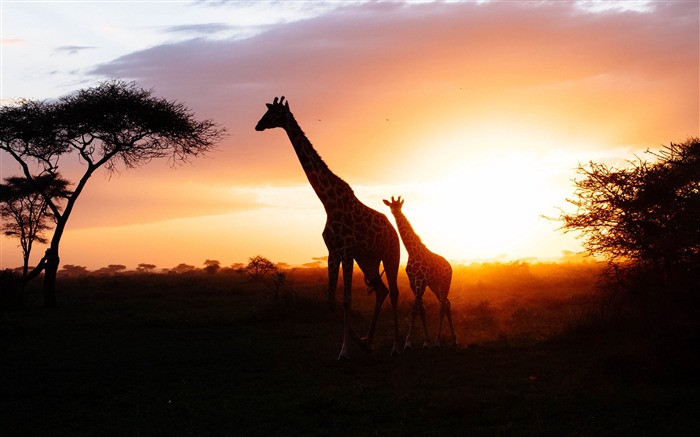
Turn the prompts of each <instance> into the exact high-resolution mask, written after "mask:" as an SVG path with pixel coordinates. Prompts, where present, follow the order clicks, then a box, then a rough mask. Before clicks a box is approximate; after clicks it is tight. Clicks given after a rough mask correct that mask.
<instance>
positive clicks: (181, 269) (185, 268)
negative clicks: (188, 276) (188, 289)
mask: <svg viewBox="0 0 700 437" xmlns="http://www.w3.org/2000/svg"><path fill="white" fill-rule="evenodd" d="M194 269H195V267H194V266H193V265H189V264H185V263H180V264H178V265H176V266H175V267H173V268H172V269H170V271H171V272H173V273H189V272H191V271H194Z"/></svg>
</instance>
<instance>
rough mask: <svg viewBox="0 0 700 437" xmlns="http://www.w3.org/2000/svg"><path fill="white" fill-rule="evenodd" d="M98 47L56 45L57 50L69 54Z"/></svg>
mask: <svg viewBox="0 0 700 437" xmlns="http://www.w3.org/2000/svg"><path fill="white" fill-rule="evenodd" d="M96 48H97V47H94V46H61V47H56V51H57V52H61V53H65V54H67V55H75V54H78V53H80V52H83V51H85V50H94V49H96Z"/></svg>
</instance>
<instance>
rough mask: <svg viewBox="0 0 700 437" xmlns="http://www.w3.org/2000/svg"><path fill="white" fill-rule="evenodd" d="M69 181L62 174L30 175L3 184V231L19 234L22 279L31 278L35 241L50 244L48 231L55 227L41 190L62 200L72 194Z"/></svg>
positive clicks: (0, 194) (0, 208) (0, 186)
mask: <svg viewBox="0 0 700 437" xmlns="http://www.w3.org/2000/svg"><path fill="white" fill-rule="evenodd" d="M68 185H69V182H68V181H67V180H65V179H63V178H61V177H60V176H59V175H55V174H54V175H50V174H49V175H42V176H39V177H37V178H35V180H34V181H33V182H31V183H30V182H29V181H28V180H27V179H26V178H23V177H18V176H12V177H9V178H5V183H4V184H0V217H2V219H3V222H4V224H3V232H4V234H5V235H7V236H8V237H13V238H17V239H18V240H19V244H20V248H21V249H22V260H23V265H22V282H23V284H24V283H25V282H26V281H27V275H28V273H29V257H30V256H31V252H32V247H33V245H34V242H38V243H42V244H46V243H48V240H47V239H46V237H45V236H44V233H45V232H46V231H48V230H50V229H51V225H52V223H50V222H51V221H52V220H53V219H54V218H55V217H54V216H53V213H52V212H51V210H50V209H49V208H48V205H47V203H46V199H45V198H44V196H43V195H42V194H41V192H43V193H46V195H47V196H49V197H50V198H52V199H54V201H55V202H56V203H57V204H59V202H60V201H61V200H62V199H65V198H66V197H68V196H69V195H70V194H71V191H70V190H69V189H68Z"/></svg>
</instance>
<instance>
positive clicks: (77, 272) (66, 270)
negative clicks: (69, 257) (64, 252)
mask: <svg viewBox="0 0 700 437" xmlns="http://www.w3.org/2000/svg"><path fill="white" fill-rule="evenodd" d="M61 272H62V273H63V274H65V275H66V276H84V275H87V274H88V273H89V272H88V269H87V267H85V266H77V265H75V264H64V265H63V267H61Z"/></svg>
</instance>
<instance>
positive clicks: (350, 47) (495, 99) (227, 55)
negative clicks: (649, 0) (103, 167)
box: [92, 2, 698, 183]
mask: <svg viewBox="0 0 700 437" xmlns="http://www.w3.org/2000/svg"><path fill="white" fill-rule="evenodd" d="M697 17H698V4H697V2H654V3H653V4H649V7H648V8H647V9H646V11H645V12H639V11H630V10H620V9H607V10H601V11H598V12H596V13H591V12H583V11H582V10H581V9H580V8H579V7H578V6H577V5H576V4H575V3H571V2H516V3H513V2H490V3H484V4H477V3H456V4H453V3H449V4H447V3H439V4H436V3H430V4H415V5H409V4H404V3H371V4H363V5H359V6H351V7H345V8H341V9H337V10H335V11H332V12H330V13H328V14H325V15H323V16H317V17H314V18H310V19H306V20H301V21H295V22H289V23H283V24H278V25H275V26H272V27H270V28H269V29H268V30H267V31H266V32H263V33H260V34H258V35H256V36H254V37H251V38H248V39H244V40H204V39H195V40H188V41H182V42H178V43H173V44H167V45H160V46H156V47H152V48H150V49H147V50H143V51H139V52H135V53H132V54H130V55H127V56H124V57H121V58H119V59H115V60H114V61H112V62H109V63H105V64H102V65H100V66H98V67H97V68H95V69H94V70H93V72H92V73H93V74H95V75H97V76H101V77H122V78H130V79H135V80H137V81H138V82H139V83H141V84H144V85H146V86H149V87H150V86H153V87H155V88H156V91H157V93H159V94H162V95H165V96H169V97H173V98H177V99H178V100H182V101H185V102H187V104H188V105H190V106H192V107H193V108H194V109H195V110H196V112H197V113H198V114H202V115H204V116H206V117H214V118H215V119H216V120H217V121H219V122H221V123H223V124H225V125H226V126H227V127H228V128H229V131H230V132H231V134H232V135H231V138H230V140H229V142H228V143H227V144H225V145H223V146H222V150H221V154H220V155H218V156H217V162H220V164H219V165H213V166H212V167H211V172H210V176H211V177H212V178H224V179H226V178H228V179H229V180H235V179H238V180H240V179H242V180H244V181H249V182H250V181H256V180H257V181H266V182H269V181H278V182H284V181H287V182H289V181H292V182H294V183H297V182H299V181H300V180H301V179H302V178H303V174H301V172H299V169H298V168H297V167H294V166H290V165H288V163H289V160H290V158H291V159H293V158H292V151H291V148H289V147H286V148H284V149H283V148H281V147H282V146H280V143H285V144H286V145H287V146H288V142H287V141H286V140H285V139H284V136H283V135H282V134H280V133H274V134H272V133H264V134H260V133H256V132H254V131H253V129H252V126H254V124H255V122H256V121H257V119H258V118H259V117H260V115H262V113H263V112H264V109H265V108H264V103H265V102H268V101H270V100H271V99H272V98H273V97H274V96H278V95H281V94H285V95H286V96H287V97H288V98H289V100H290V102H291V105H292V109H293V111H294V113H295V115H297V117H298V118H299V119H300V123H301V125H302V128H303V129H304V130H305V131H306V132H307V134H308V135H309V138H310V139H311V141H312V142H313V143H314V144H315V145H316V146H317V148H318V149H319V151H320V153H321V154H322V155H323V156H324V158H326V161H327V162H328V163H329V165H330V166H331V168H333V170H334V171H337V172H338V173H339V174H342V175H343V176H344V177H345V178H346V179H350V180H349V182H355V181H362V182H363V183H371V182H372V181H375V182H377V181H379V182H384V183H386V182H388V179H389V178H392V177H395V175H396V173H392V172H391V171H387V169H390V168H392V167H394V168H401V169H402V170H401V171H404V172H405V171H406V170H408V171H411V169H410V168H408V167H407V165H408V164H407V163H410V162H416V158H417V157H420V156H425V155H426V153H430V152H433V151H437V150H439V149H440V147H442V146H443V145H442V144H441V142H442V141H445V138H446V135H447V136H451V138H453V140H452V141H462V142H463V143H464V147H465V148H470V149H479V148H480V147H482V146H481V145H480V142H481V141H482V137H481V136H477V135H476V134H474V132H477V131H478V130H479V127H480V126H490V128H491V131H492V132H491V134H492V135H495V138H496V139H495V140H494V141H492V142H491V143H489V144H490V146H493V147H495V146H494V144H495V143H497V142H498V138H501V137H500V136H499V133H508V131H511V136H510V137H508V139H513V138H518V136H520V137H521V138H523V139H525V140H532V138H527V136H528V135H530V133H532V131H531V130H530V129H531V127H533V126H534V127H535V128H536V129H537V130H539V131H546V130H550V131H552V132H555V134H552V138H554V140H560V139H561V138H563V137H566V136H568V137H570V138H574V139H576V138H578V142H580V143H585V142H586V141H588V142H592V141H608V142H611V143H613V145H614V146H615V147H618V146H619V145H621V144H630V143H641V144H644V145H650V144H652V145H653V144H658V143H661V142H668V141H670V140H676V139H678V138H679V137H680V138H684V137H685V136H686V135H688V134H693V133H694V132H688V130H692V129H694V128H696V126H697V119H698V102H697V98H696V96H697V95H698V81H697V77H698V18H697ZM693 96H695V97H693ZM662 108H664V109H662ZM499 131H500V132H499ZM458 135H461V139H459V140H456V139H455V138H457V136H458ZM479 135H481V134H479ZM554 140H553V141H554ZM575 142H576V141H575ZM562 146H565V145H562ZM507 147H517V144H512V143H511V144H507ZM450 160H452V161H454V158H451V159H448V161H450ZM418 162H421V161H420V160H419V161H418ZM285 163H287V164H286V165H285ZM448 164H449V162H448ZM418 173H420V171H418ZM403 177H407V176H406V175H404V176H403Z"/></svg>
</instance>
